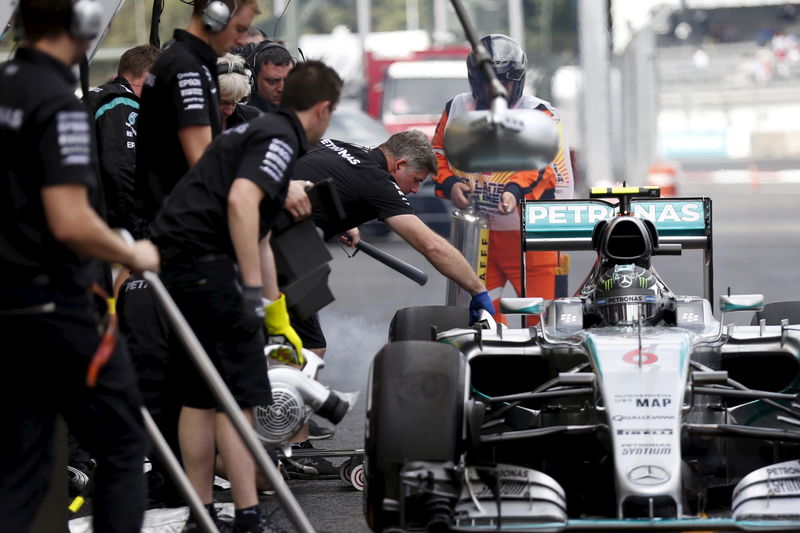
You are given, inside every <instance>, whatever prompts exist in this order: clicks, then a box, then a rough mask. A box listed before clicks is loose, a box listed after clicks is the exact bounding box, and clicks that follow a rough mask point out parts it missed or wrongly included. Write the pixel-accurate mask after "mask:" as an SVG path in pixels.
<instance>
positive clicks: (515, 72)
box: [497, 68, 525, 81]
mask: <svg viewBox="0 0 800 533" xmlns="http://www.w3.org/2000/svg"><path fill="white" fill-rule="evenodd" d="M497 77H498V78H500V79H501V80H507V81H520V80H522V78H524V77H525V69H524V68H517V69H509V70H506V71H504V72H501V71H500V69H497Z"/></svg>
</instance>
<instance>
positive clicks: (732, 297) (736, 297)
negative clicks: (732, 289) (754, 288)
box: [719, 294, 764, 313]
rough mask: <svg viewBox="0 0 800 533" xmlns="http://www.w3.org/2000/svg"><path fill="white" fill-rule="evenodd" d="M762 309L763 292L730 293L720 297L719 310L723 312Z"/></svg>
mask: <svg viewBox="0 0 800 533" xmlns="http://www.w3.org/2000/svg"><path fill="white" fill-rule="evenodd" d="M762 309H764V295H763V294H729V295H722V296H720V297H719V310H720V311H722V312H723V313H731V312H733V311H761V310H762Z"/></svg>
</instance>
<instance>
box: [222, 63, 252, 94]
mask: <svg viewBox="0 0 800 533" xmlns="http://www.w3.org/2000/svg"><path fill="white" fill-rule="evenodd" d="M223 74H240V75H242V76H246V77H247V83H249V84H250V92H251V93H252V92H253V87H254V86H255V83H256V79H255V76H253V71H252V70H250V67H249V66H247V64H245V66H244V67H240V66H239V65H234V64H233V63H228V62H224V63H217V76H221V75H223Z"/></svg>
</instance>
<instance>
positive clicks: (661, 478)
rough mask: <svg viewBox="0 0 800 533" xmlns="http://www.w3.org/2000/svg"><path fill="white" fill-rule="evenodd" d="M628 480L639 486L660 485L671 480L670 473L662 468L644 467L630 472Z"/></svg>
mask: <svg viewBox="0 0 800 533" xmlns="http://www.w3.org/2000/svg"><path fill="white" fill-rule="evenodd" d="M628 479H630V480H631V481H632V482H633V483H636V484H637V485H660V484H661V483H665V482H666V481H667V480H669V472H667V471H666V470H664V469H663V468H661V467H660V466H655V465H642V466H637V467H636V468H634V469H633V470H631V471H630V472H628Z"/></svg>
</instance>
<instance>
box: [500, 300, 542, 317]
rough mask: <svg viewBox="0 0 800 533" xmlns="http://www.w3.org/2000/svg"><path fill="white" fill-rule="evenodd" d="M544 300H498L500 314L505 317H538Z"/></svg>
mask: <svg viewBox="0 0 800 533" xmlns="http://www.w3.org/2000/svg"><path fill="white" fill-rule="evenodd" d="M543 310H544V298H500V312H501V313H503V314H506V315H538V314H539V313H541V312H542V311H543Z"/></svg>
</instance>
